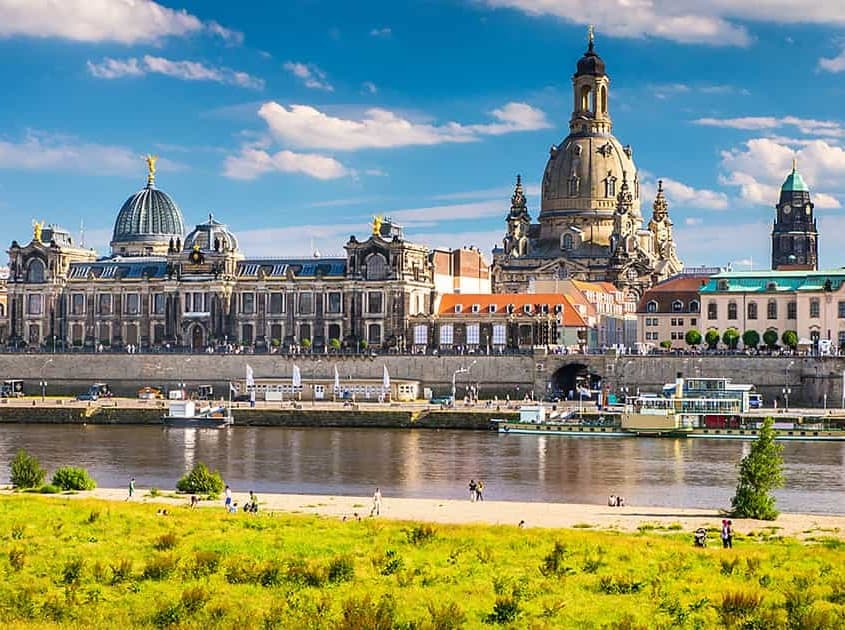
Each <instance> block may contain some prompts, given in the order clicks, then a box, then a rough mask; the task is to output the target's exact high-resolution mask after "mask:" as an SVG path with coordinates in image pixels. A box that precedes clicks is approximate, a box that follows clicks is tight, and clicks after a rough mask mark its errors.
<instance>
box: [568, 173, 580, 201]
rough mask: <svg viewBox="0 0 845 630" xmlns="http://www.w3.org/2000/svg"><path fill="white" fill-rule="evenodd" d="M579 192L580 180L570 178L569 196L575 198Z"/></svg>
mask: <svg viewBox="0 0 845 630" xmlns="http://www.w3.org/2000/svg"><path fill="white" fill-rule="evenodd" d="M580 190H581V180H580V178H578V177H570V178H569V196H570V197H577V196H578V192H579V191H580Z"/></svg>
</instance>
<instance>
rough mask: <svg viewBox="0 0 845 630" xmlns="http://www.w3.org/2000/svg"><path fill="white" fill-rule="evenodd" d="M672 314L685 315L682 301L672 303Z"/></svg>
mask: <svg viewBox="0 0 845 630" xmlns="http://www.w3.org/2000/svg"><path fill="white" fill-rule="evenodd" d="M672 312H673V313H683V312H684V303H683V302H681V300H675V301H674V302H672Z"/></svg>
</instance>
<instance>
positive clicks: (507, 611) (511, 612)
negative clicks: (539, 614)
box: [484, 595, 520, 624]
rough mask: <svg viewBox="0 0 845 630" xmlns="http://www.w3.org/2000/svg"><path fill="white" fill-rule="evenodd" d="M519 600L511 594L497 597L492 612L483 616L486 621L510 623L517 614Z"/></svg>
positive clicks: (518, 611)
mask: <svg viewBox="0 0 845 630" xmlns="http://www.w3.org/2000/svg"><path fill="white" fill-rule="evenodd" d="M519 613H520V609H519V601H518V600H517V598H516V597H514V596H512V595H507V596H503V597H497V598H496V603H495V604H493V612H491V613H490V614H489V615H487V616H486V617H485V618H484V621H485V622H486V623H491V624H492V623H499V624H505V623H512V622H514V621H515V620H516V618H517V617H518V616H519Z"/></svg>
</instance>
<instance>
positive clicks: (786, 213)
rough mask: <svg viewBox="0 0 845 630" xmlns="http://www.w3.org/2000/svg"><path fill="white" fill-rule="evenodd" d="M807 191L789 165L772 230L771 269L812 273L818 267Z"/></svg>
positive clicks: (811, 212) (817, 236) (793, 165)
mask: <svg viewBox="0 0 845 630" xmlns="http://www.w3.org/2000/svg"><path fill="white" fill-rule="evenodd" d="M813 207H814V206H813V203H812V202H811V201H810V189H809V188H808V187H807V184H806V183H804V178H803V177H801V175H800V174H799V173H798V171H797V170H796V165H795V161H794V160H793V162H792V172H791V173H790V174H789V176H788V177H787V178H786V181H785V182H784V183H783V186H781V189H780V200H779V201H778V205H777V206H776V209H777V214H776V215H775V222H774V227H773V228H772V269H774V270H813V271H815V270H816V269H818V266H819V249H818V243H819V233H818V230H816V219H815V217H814V216H813Z"/></svg>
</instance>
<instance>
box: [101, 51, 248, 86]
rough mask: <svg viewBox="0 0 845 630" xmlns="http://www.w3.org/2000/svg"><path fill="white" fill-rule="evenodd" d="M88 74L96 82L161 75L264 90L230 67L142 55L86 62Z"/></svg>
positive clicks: (243, 73)
mask: <svg viewBox="0 0 845 630" xmlns="http://www.w3.org/2000/svg"><path fill="white" fill-rule="evenodd" d="M88 71H89V72H90V73H91V74H92V75H93V76H95V77H97V78H99V79H119V78H122V77H140V76H144V75H146V74H163V75H165V76H168V77H173V78H175V79H182V80H184V81H213V82H215V83H225V84H227V85H237V86H239V87H245V88H251V89H255V90H260V89H263V88H264V81H263V80H262V79H259V78H256V77H253V76H252V75H249V74H247V73H246V72H238V71H236V70H230V69H229V68H222V67H214V66H207V65H205V64H202V63H200V62H198V61H175V60H172V59H166V58H164V57H153V56H151V55H144V57H142V58H141V59H137V58H135V57H130V58H129V59H112V58H110V57H107V58H105V59H104V60H103V61H101V62H99V63H94V62H93V61H89V62H88Z"/></svg>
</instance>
